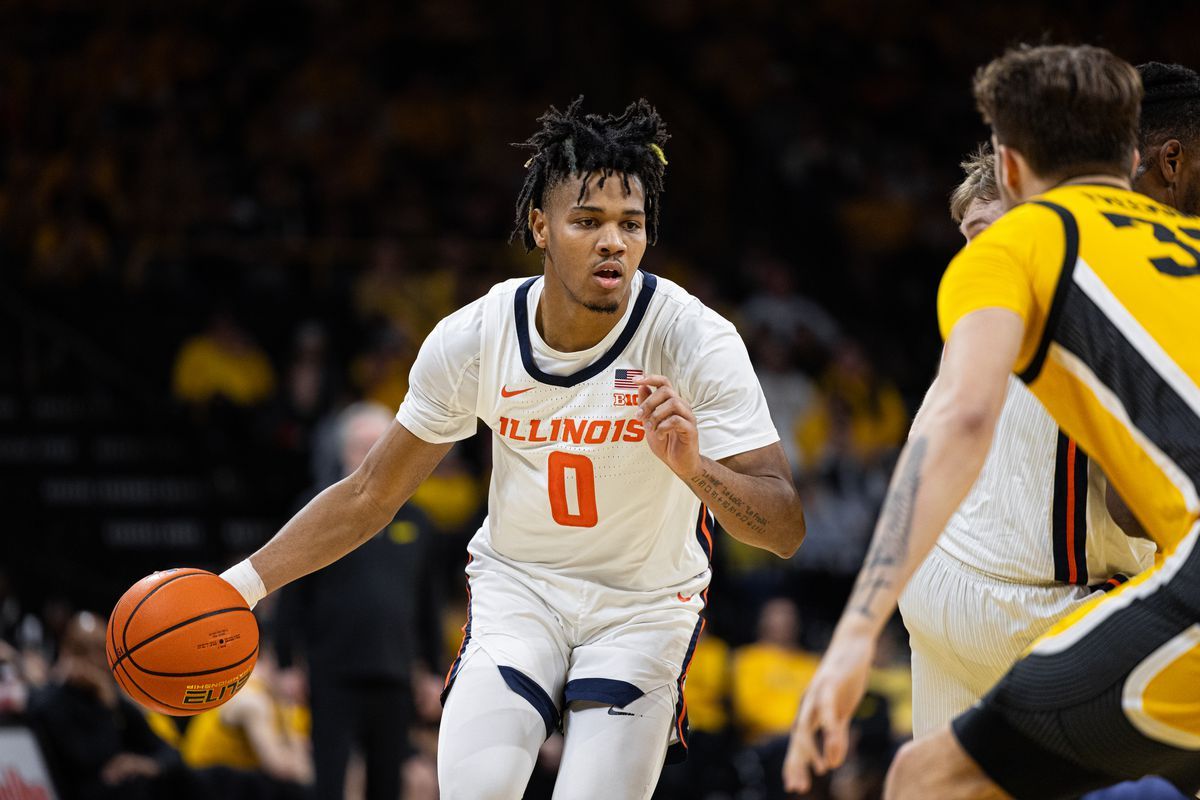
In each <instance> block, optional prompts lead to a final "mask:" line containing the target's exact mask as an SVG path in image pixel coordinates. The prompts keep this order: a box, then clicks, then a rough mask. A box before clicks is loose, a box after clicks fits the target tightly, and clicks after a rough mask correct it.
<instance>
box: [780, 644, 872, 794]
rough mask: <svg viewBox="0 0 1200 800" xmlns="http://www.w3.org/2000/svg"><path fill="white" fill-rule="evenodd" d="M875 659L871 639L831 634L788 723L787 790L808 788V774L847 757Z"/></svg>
mask: <svg viewBox="0 0 1200 800" xmlns="http://www.w3.org/2000/svg"><path fill="white" fill-rule="evenodd" d="M874 658H875V641H874V639H873V638H869V637H860V636H853V637H851V636H846V637H843V638H840V639H839V638H838V637H837V636H835V637H834V640H833V642H831V643H830V645H829V650H828V651H827V652H826V653H825V657H824V658H822V659H821V666H820V667H818V668H817V674H816V675H814V676H813V679H812V683H810V684H809V685H808V689H807V691H805V693H804V699H803V700H802V701H801V702H800V710H799V712H798V713H797V714H796V721H795V723H793V725H792V735H791V740H790V741H789V742H788V750H787V756H786V757H785V758H784V761H783V785H784V788H785V789H787V790H788V791H789V792H800V793H803V792H807V791H808V790H809V788H811V786H812V775H824V774H825V773H826V772H828V771H830V770H832V769H836V768H837V767H840V766H841V765H842V762H844V761H845V760H846V752H847V750H848V749H849V746H850V717H851V716H852V715H853V714H854V710H855V709H856V708H858V704H859V703H860V702H861V701H862V697H863V694H864V693H865V692H866V690H867V678H868V676H869V675H870V672H871V662H872V661H873V660H874Z"/></svg>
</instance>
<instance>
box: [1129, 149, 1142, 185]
mask: <svg viewBox="0 0 1200 800" xmlns="http://www.w3.org/2000/svg"><path fill="white" fill-rule="evenodd" d="M1141 165H1142V151H1141V150H1139V149H1137V148H1136V147H1135V148H1133V165H1132V166H1131V167H1130V168H1129V180H1131V181H1136V180H1137V174H1138V167H1140V166H1141Z"/></svg>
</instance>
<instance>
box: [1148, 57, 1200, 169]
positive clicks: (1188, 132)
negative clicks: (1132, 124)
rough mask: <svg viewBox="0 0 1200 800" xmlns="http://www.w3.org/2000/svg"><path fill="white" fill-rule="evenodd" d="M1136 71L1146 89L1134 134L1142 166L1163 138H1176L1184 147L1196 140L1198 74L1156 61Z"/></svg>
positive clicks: (1199, 136)
mask: <svg viewBox="0 0 1200 800" xmlns="http://www.w3.org/2000/svg"><path fill="white" fill-rule="evenodd" d="M1137 71H1138V74H1139V75H1141V76H1142V85H1143V86H1144V87H1145V91H1146V95H1145V97H1144V98H1142V125H1141V131H1140V133H1139V136H1138V149H1139V150H1141V152H1142V168H1143V169H1145V168H1146V167H1148V166H1149V165H1150V153H1151V151H1152V149H1153V148H1155V147H1157V146H1158V145H1160V144H1162V143H1163V142H1164V141H1166V140H1167V139H1178V140H1179V141H1180V142H1182V143H1183V144H1184V146H1191V145H1193V144H1195V143H1196V142H1200V74H1197V73H1196V72H1195V71H1193V70H1190V69H1188V68H1187V67H1185V66H1183V65H1181V64H1160V63H1159V62H1157V61H1151V62H1149V63H1148V64H1139V65H1138V67H1137Z"/></svg>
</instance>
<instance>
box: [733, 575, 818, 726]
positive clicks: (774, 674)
mask: <svg viewBox="0 0 1200 800" xmlns="http://www.w3.org/2000/svg"><path fill="white" fill-rule="evenodd" d="M818 663H820V657H819V656H817V655H815V654H813V653H809V652H807V651H805V650H802V649H801V648H800V617H799V613H798V612H797V610H796V605H795V603H793V602H792V601H791V600H788V599H786V598H782V597H780V598H775V599H774V600H770V601H768V602H767V603H766V604H765V605H764V606H763V609H762V613H761V614H760V615H759V619H758V641H756V642H755V643H754V644H750V645H746V646H744V647H740V648H738V649H737V650H736V651H735V652H734V655H733V719H734V724H735V725H736V726H737V728H738V730H739V731H740V732H741V736H742V741H743V742H745V743H746V744H749V745H757V744H762V743H764V742H766V741H769V740H771V739H773V738H775V737H778V736H786V735H787V733H788V731H789V730H790V729H791V727H792V719H793V718H794V716H795V708H796V704H797V703H799V702H800V697H801V695H803V694H804V690H805V688H807V686H808V682H809V681H810V680H812V676H813V673H815V672H816V670H817V664H818Z"/></svg>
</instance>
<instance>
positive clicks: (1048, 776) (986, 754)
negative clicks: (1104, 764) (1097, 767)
mask: <svg viewBox="0 0 1200 800" xmlns="http://www.w3.org/2000/svg"><path fill="white" fill-rule="evenodd" d="M988 699H989V698H984V700H983V701H982V702H981V703H979V704H977V705H976V706H975V707H974V708H971V709H968V710H967V711H965V712H964V713H962V714H960V715H959V716H957V717H955V719H954V721H953V722H951V723H950V728H951V730H953V731H954V738H956V739H958V743H959V744H960V745H962V747H963V749H964V750H966V751H967V755H969V756H970V757H971V758H972V759H974V761H975V763H976V764H978V765H979V768H980V769H982V770H983V772H984V774H985V775H987V776H988V777H989V778H991V779H992V781H993V782H994V783H995V784H996V785H997V786H999V787H1000V788H1001V789H1003V790H1004V791H1006V792H1008V793H1009V794H1010V795H1012V796H1013V797H1016V798H1020V800H1057V798H1073V797H1078V796H1079V795H1080V794H1081V793H1082V792H1084V791H1088V790H1089V789H1099V788H1102V787H1104V786H1111V785H1112V784H1114V783H1118V782H1119V781H1120V780H1121V779H1120V778H1115V777H1114V776H1111V775H1103V774H1100V773H1096V772H1092V771H1091V770H1088V769H1085V768H1084V767H1082V766H1080V765H1078V764H1076V763H1074V762H1072V761H1070V760H1068V759H1065V758H1063V757H1062V756H1060V755H1058V754H1056V753H1051V752H1050V751H1048V750H1046V749H1044V748H1043V747H1042V746H1041V745H1039V744H1038V743H1037V742H1035V741H1033V740H1032V739H1030V738H1028V737H1027V736H1025V735H1024V734H1023V733H1021V731H1019V730H1017V728H1015V727H1014V726H1013V725H1011V724H1010V723H1009V721H1008V720H1007V719H1006V718H1005V716H1004V715H1003V714H1002V713H1000V712H999V711H998V710H997V709H996V708H995V707H994V706H993V705H992V704H990V703H989V702H988Z"/></svg>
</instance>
